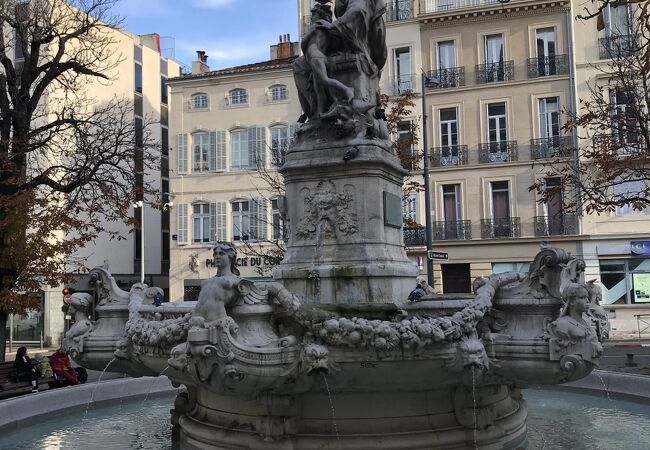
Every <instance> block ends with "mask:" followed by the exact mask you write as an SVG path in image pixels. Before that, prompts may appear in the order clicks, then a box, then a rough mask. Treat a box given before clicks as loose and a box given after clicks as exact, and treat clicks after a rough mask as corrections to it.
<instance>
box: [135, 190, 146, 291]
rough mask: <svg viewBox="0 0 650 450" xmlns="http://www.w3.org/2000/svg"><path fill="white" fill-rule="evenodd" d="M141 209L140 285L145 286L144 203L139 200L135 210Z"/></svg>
mask: <svg viewBox="0 0 650 450" xmlns="http://www.w3.org/2000/svg"><path fill="white" fill-rule="evenodd" d="M136 208H140V283H143V284H144V201H142V200H138V201H137V202H135V203H134V204H133V209H136Z"/></svg>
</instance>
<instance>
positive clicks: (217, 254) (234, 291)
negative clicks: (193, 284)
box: [192, 241, 241, 323]
mask: <svg viewBox="0 0 650 450" xmlns="http://www.w3.org/2000/svg"><path fill="white" fill-rule="evenodd" d="M212 254H213V257H214V264H215V266H217V275H216V276H214V277H212V278H210V279H208V280H205V281H204V282H203V283H202V284H201V292H200V293H199V301H198V302H197V304H196V308H194V312H193V313H192V315H193V316H194V317H197V316H198V317H201V318H203V319H204V320H205V322H207V323H210V322H214V321H215V320H218V319H221V318H223V317H226V315H227V314H226V306H228V305H229V304H230V303H231V302H233V301H234V300H235V299H236V298H237V297H238V296H239V295H240V292H239V289H238V288H239V283H240V282H241V278H239V270H238V269H237V267H236V260H237V250H236V249H235V246H234V245H233V244H232V243H230V242H221V241H220V242H217V243H216V245H215V246H214V250H213V252H212Z"/></svg>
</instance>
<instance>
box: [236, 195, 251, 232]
mask: <svg viewBox="0 0 650 450" xmlns="http://www.w3.org/2000/svg"><path fill="white" fill-rule="evenodd" d="M249 210H250V203H249V201H248V200H241V201H235V202H232V239H233V241H247V240H248V239H249V237H250V219H249Z"/></svg>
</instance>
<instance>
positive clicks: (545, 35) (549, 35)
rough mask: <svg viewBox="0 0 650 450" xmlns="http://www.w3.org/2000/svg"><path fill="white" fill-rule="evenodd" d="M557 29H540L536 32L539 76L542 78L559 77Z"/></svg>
mask: <svg viewBox="0 0 650 450" xmlns="http://www.w3.org/2000/svg"><path fill="white" fill-rule="evenodd" d="M556 41H557V40H556V37H555V28H540V29H538V30H535V45H536V47H535V48H536V51H537V74H538V75H539V76H540V77H543V76H546V75H557V65H556V58H555V56H556V53H557V43H556Z"/></svg>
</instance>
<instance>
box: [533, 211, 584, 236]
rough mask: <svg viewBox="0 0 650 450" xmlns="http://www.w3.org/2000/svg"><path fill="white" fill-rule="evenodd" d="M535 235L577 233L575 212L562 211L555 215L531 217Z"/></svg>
mask: <svg viewBox="0 0 650 450" xmlns="http://www.w3.org/2000/svg"><path fill="white" fill-rule="evenodd" d="M533 226H534V228H535V236H566V235H570V234H578V216H577V215H576V213H563V214H558V215H555V216H551V217H548V216H535V217H533Z"/></svg>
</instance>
